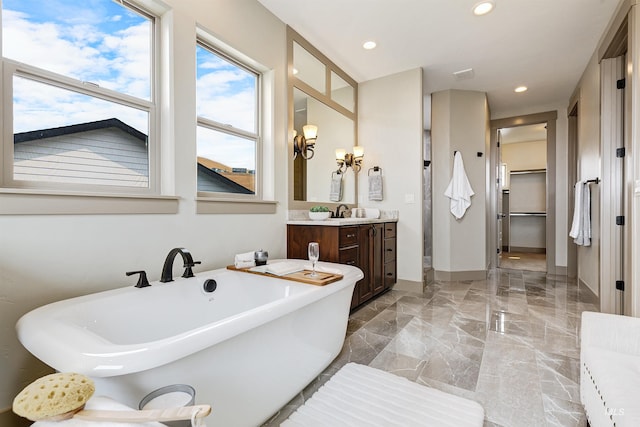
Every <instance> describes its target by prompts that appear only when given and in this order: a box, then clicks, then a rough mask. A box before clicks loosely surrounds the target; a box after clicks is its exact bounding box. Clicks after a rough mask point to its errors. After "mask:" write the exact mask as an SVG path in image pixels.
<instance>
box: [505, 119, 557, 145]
mask: <svg viewBox="0 0 640 427" xmlns="http://www.w3.org/2000/svg"><path fill="white" fill-rule="evenodd" d="M546 140H547V124H546V123H539V124H535V125H527V126H516V127H511V128H502V129H500V142H501V143H502V144H515V143H518V142H531V141H546Z"/></svg>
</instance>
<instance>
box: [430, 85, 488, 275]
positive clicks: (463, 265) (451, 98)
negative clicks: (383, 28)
mask: <svg viewBox="0 0 640 427" xmlns="http://www.w3.org/2000/svg"><path fill="white" fill-rule="evenodd" d="M431 108H432V110H431V151H432V154H431V155H432V157H431V158H432V163H431V165H432V168H433V169H432V173H433V183H432V189H433V191H432V201H433V268H434V270H435V271H436V277H438V275H439V274H443V275H444V276H443V277H446V276H449V277H452V276H451V274H452V273H458V274H466V273H470V274H473V273H480V272H484V271H485V270H486V268H487V258H488V254H487V249H486V247H487V246H486V232H487V221H486V206H487V201H486V185H487V180H486V176H487V171H486V164H485V157H477V156H476V153H477V152H481V153H485V150H486V148H487V138H488V131H487V130H488V127H489V122H488V120H489V109H488V104H487V98H486V94H485V93H483V92H472V91H461V90H447V91H442V92H436V93H433V94H432V106H431ZM456 150H457V151H460V152H461V153H462V157H463V161H464V166H465V170H466V173H467V177H468V178H469V182H470V183H471V187H472V188H473V190H474V192H475V195H474V196H473V197H472V198H471V206H470V207H469V209H468V210H467V212H466V214H465V215H464V217H462V218H461V219H460V220H456V219H455V217H454V216H453V215H452V214H451V212H450V210H449V201H450V200H449V199H448V198H447V197H446V196H445V195H444V191H445V190H446V188H447V186H448V184H449V181H450V179H451V173H452V169H453V153H454V151H456ZM458 277H462V276H458Z"/></svg>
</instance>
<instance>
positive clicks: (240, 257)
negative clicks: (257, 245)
mask: <svg viewBox="0 0 640 427" xmlns="http://www.w3.org/2000/svg"><path fill="white" fill-rule="evenodd" d="M233 265H235V267H236V268H247V267H253V266H255V265H256V261H255V256H254V254H253V251H252V252H245V253H243V254H236V256H235V257H234V260H233Z"/></svg>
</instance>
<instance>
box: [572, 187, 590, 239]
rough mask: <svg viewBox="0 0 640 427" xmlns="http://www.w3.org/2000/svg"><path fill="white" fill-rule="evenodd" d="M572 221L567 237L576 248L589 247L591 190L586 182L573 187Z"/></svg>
mask: <svg viewBox="0 0 640 427" xmlns="http://www.w3.org/2000/svg"><path fill="white" fill-rule="evenodd" d="M574 188H575V201H574V208H573V221H572V222H571V231H569V236H571V237H573V241H574V242H575V244H576V245H578V246H591V188H590V186H589V183H588V182H586V181H578V182H576V185H575V187H574Z"/></svg>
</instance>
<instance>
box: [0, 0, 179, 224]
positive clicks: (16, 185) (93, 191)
mask: <svg viewBox="0 0 640 427" xmlns="http://www.w3.org/2000/svg"><path fill="white" fill-rule="evenodd" d="M119 3H120V4H121V5H122V6H123V7H125V8H127V9H129V10H131V11H133V12H134V13H137V14H139V15H142V16H143V17H145V18H147V19H149V21H150V25H151V32H150V40H149V43H150V47H151V51H150V75H149V78H150V82H149V84H150V92H149V99H145V98H138V97H136V96H133V95H129V94H126V93H124V92H118V91H116V90H113V89H108V88H105V87H100V86H98V85H96V84H93V83H92V82H85V81H82V80H79V79H76V78H74V77H70V76H66V75H61V74H58V73H56V72H53V71H49V70H45V69H42V68H39V67H36V66H34V65H29V64H24V63H21V62H18V61H15V60H13V59H9V58H5V57H4V56H1V58H0V60H1V69H0V73H1V76H2V87H0V101H1V105H0V121H1V123H2V128H3V132H2V134H1V135H0V138H1V142H2V149H0V166H1V167H2V169H3V170H2V173H0V194H2V195H3V196H6V198H7V199H9V200H11V201H16V202H18V201H17V200H16V195H19V194H25V199H28V200H29V202H26V203H25V213H32V212H31V211H30V209H28V208H27V207H26V206H30V205H31V204H32V203H33V201H34V195H37V194H42V196H43V197H42V198H43V200H46V199H51V198H52V197H53V198H54V199H56V200H58V201H60V200H64V199H66V198H69V197H71V199H73V200H75V201H77V200H78V196H89V197H91V199H88V200H95V197H96V196H97V197H100V196H104V197H106V198H109V199H112V200H120V199H122V200H127V203H126V204H127V205H128V206H129V207H128V208H127V209H125V211H126V212H127V213H131V204H132V203H131V201H132V200H133V199H134V198H135V197H140V198H142V199H143V200H144V202H143V204H144V205H145V206H149V203H148V201H149V200H154V199H155V200H163V201H166V200H170V199H171V200H175V199H176V198H175V197H166V196H161V185H160V183H161V170H160V154H161V143H162V140H161V134H160V117H159V115H160V114H161V108H160V106H161V99H160V98H161V97H160V93H161V90H160V84H161V80H160V66H159V65H160V61H161V51H162V39H161V34H162V17H161V15H162V13H163V11H162V10H160V9H158V8H157V7H151V6H152V5H151V4H149V5H148V6H149V7H142V6H140V5H138V4H136V3H133V2H130V1H127V0H122V1H120V2H119ZM142 3H148V2H147V1H143V2H142ZM0 37H1V34H0ZM14 76H17V77H20V78H26V79H28V80H32V81H34V82H37V83H40V84H45V85H49V86H51V87H55V88H59V89H63V90H68V91H71V92H74V93H76V94H80V95H85V96H89V97H92V98H95V99H100V100H102V101H107V102H111V103H116V104H119V105H122V106H126V107H130V108H135V109H137V110H140V111H143V112H145V113H147V114H148V117H149V122H148V126H149V129H148V135H147V138H148V164H149V171H148V173H149V177H148V178H149V185H148V187H126V186H110V185H99V184H75V183H61V182H48V183H47V182H42V181H28V180H27V181H25V180H15V179H14V167H13V166H14V133H13V118H14V116H13V114H14V113H13V110H14V100H13V89H14V88H13V79H14ZM56 196H60V197H56ZM18 203H19V202H18ZM88 203H89V204H90V203H91V202H88ZM76 204H77V203H76ZM172 204H173V202H172ZM80 205H83V203H80ZM87 206H88V205H87ZM12 209H13V210H16V209H17V206H16V207H13V208H9V209H8V210H9V211H12ZM148 209H149V208H144V209H142V211H143V212H144V213H151V212H149V211H148ZM19 210H20V209H18V211H19ZM41 210H42V211H44V212H38V213H47V209H46V208H44V207H43V209H41ZM62 210H64V209H62ZM89 210H91V209H89ZM134 210H135V209H134ZM165 210H166V209H165ZM70 211H71V212H73V209H71V210H70ZM82 211H83V209H81V212H79V213H82ZM106 211H108V213H109V212H112V211H113V212H116V213H117V212H119V211H118V209H117V207H115V206H114V208H113V209H106ZM2 213H6V212H5V210H4V209H0V214H2ZM55 213H59V212H55ZM91 213H93V212H91Z"/></svg>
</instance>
